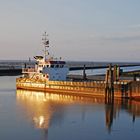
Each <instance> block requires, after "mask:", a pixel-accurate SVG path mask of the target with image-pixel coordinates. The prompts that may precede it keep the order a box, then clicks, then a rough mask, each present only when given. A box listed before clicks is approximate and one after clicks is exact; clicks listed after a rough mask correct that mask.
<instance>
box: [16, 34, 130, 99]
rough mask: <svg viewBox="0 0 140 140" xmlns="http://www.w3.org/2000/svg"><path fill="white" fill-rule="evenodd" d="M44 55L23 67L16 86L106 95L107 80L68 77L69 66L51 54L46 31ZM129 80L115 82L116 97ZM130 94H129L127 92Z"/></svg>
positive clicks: (56, 91)
mask: <svg viewBox="0 0 140 140" xmlns="http://www.w3.org/2000/svg"><path fill="white" fill-rule="evenodd" d="M42 40H43V46H44V53H43V54H44V55H38V56H35V57H34V59H35V61H36V63H35V67H28V68H23V69H22V76H21V77H18V78H17V79H16V88H17V89H23V90H33V91H43V92H51V93H54V92H55V93H61V94H73V95H78V96H79V95H82V96H102V97H104V96H105V95H106V94H105V88H106V81H94V80H90V81H88V80H86V79H85V80H79V81H73V80H71V79H67V75H68V73H69V67H68V66H67V64H66V61H64V60H62V58H59V59H56V58H54V57H52V56H51V55H50V51H49V50H50V42H49V39H48V36H47V33H46V32H45V33H44V34H43V38H42ZM127 86H128V83H127V82H119V83H118V82H116V83H115V84H114V89H117V90H114V91H115V94H114V96H115V97H122V94H120V92H122V87H125V88H127ZM127 95H128V94H127Z"/></svg>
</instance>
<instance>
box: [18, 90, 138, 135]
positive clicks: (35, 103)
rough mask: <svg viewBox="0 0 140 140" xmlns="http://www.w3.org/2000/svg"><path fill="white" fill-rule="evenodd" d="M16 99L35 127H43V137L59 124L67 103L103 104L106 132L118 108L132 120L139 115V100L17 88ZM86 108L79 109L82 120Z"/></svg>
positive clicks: (116, 114) (109, 128) (110, 129)
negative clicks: (110, 100) (112, 98)
mask: <svg viewBox="0 0 140 140" xmlns="http://www.w3.org/2000/svg"><path fill="white" fill-rule="evenodd" d="M17 101H18V102H19V104H22V105H23V106H24V107H25V108H26V111H27V114H28V116H29V117H30V119H31V121H32V122H33V124H34V127H35V128H38V129H43V130H44V132H45V138H46V137H47V136H48V129H49V127H50V126H51V125H60V124H62V122H63V119H64V116H65V107H66V106H67V105H68V104H75V103H82V104H86V103H87V104H89V103H91V104H94V103H98V104H104V103H105V122H106V127H107V129H108V132H111V131H112V125H113V120H114V119H116V118H117V117H119V112H120V110H122V109H124V110H125V111H126V112H128V113H129V114H131V116H132V120H133V122H134V121H135V118H136V117H140V110H139V107H140V102H133V101H131V100H120V99H118V100H114V101H113V102H105V100H104V98H84V97H78V96H72V95H71V96H70V95H61V94H50V93H49V94H48V93H43V92H33V91H32V92H31V91H24V90H17ZM85 115H86V108H84V107H83V110H82V111H81V118H82V120H84V116H85Z"/></svg>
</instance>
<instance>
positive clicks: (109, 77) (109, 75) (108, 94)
mask: <svg viewBox="0 0 140 140" xmlns="http://www.w3.org/2000/svg"><path fill="white" fill-rule="evenodd" d="M113 77H114V76H113V70H112V64H110V65H109V69H108V70H107V72H106V78H105V81H106V86H105V100H113V99H114V79H113Z"/></svg>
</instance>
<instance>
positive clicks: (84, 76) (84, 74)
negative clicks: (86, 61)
mask: <svg viewBox="0 0 140 140" xmlns="http://www.w3.org/2000/svg"><path fill="white" fill-rule="evenodd" d="M86 79H87V77H86V66H85V65H84V69H83V80H86Z"/></svg>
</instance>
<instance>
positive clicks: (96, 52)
mask: <svg viewBox="0 0 140 140" xmlns="http://www.w3.org/2000/svg"><path fill="white" fill-rule="evenodd" d="M139 7H140V0H0V60H25V59H29V57H30V58H31V59H32V58H33V56H35V55H41V54H43V49H44V48H43V45H42V40H41V39H42V34H43V33H44V32H45V31H46V32H47V33H48V35H49V36H48V37H49V40H50V50H51V53H52V54H53V56H54V57H62V58H63V59H65V60H72V61H132V62H136V61H137V62H139V60H140V16H139V14H140V8H139Z"/></svg>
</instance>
